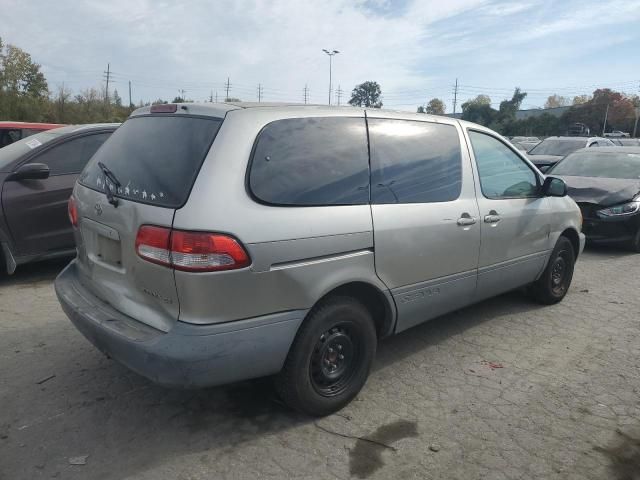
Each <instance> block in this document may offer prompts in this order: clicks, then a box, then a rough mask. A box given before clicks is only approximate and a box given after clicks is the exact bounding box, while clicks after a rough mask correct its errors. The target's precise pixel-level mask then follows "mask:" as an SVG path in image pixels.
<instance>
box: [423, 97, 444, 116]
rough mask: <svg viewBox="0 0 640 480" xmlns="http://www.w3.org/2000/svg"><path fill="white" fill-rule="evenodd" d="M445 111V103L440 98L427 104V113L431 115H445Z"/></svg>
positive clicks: (433, 99)
mask: <svg viewBox="0 0 640 480" xmlns="http://www.w3.org/2000/svg"><path fill="white" fill-rule="evenodd" d="M445 109H446V107H445V104H444V102H443V101H442V100H440V99H439V98H432V99H431V100H429V103H428V104H427V113H430V114H431V115H444V112H445Z"/></svg>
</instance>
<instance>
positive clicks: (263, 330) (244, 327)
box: [55, 260, 307, 387]
mask: <svg viewBox="0 0 640 480" xmlns="http://www.w3.org/2000/svg"><path fill="white" fill-rule="evenodd" d="M55 289H56V294H57V295H58V299H59V301H60V304H61V305H62V309H63V310H64V312H65V313H66V314H67V316H68V317H69V319H70V320H71V322H72V323H73V324H74V325H75V327H76V328H77V329H78V330H79V331H80V332H81V333H82V334H83V335H84V336H85V337H86V338H87V339H88V340H89V341H90V342H91V343H92V344H93V345H95V346H96V347H97V348H98V349H99V350H100V351H102V352H104V353H105V354H107V355H109V356H110V357H112V358H113V359H115V360H117V361H118V362H120V363H122V364H123V365H125V366H126V367H128V368H130V369H131V370H133V371H135V372H137V373H139V374H140V375H143V376H145V377H147V378H149V379H150V380H151V381H153V382H155V383H158V384H161V385H166V386H174V387H206V386H213V385H221V384H224V383H231V382H235V381H239V380H246V379H249V378H256V377H262V376H266V375H271V374H274V373H277V372H278V371H280V369H281V368H282V365H283V363H284V360H285V358H286V356H287V353H288V352H289V347H290V346H291V343H292V342H293V339H294V337H295V334H296V332H297V330H298V327H299V326H300V324H301V323H302V320H303V319H304V317H305V315H306V313H307V311H306V310H295V311H290V312H284V313H277V314H272V315H266V316H262V317H256V318H251V319H247V320H237V321H233V322H228V323H223V324H216V325H190V324H186V323H183V322H176V324H175V326H174V327H173V328H172V329H171V330H170V331H169V332H166V333H165V332H161V331H159V330H156V329H155V328H152V327H150V326H148V325H146V324H143V323H141V322H139V321H137V320H135V319H133V318H131V317H129V316H126V315H124V314H122V313H120V312H118V311H117V310H115V309H114V308H112V307H110V306H109V305H107V304H106V303H104V302H102V301H101V300H100V299H99V298H97V297H96V296H94V295H93V294H92V293H91V292H90V291H89V290H88V289H87V288H86V287H84V286H83V285H82V279H81V277H80V276H79V275H78V269H77V267H76V261H75V260H74V261H73V262H72V263H71V264H70V265H69V266H68V267H67V268H65V269H64V270H63V271H62V273H61V274H60V275H59V276H58V278H57V279H56V281H55Z"/></svg>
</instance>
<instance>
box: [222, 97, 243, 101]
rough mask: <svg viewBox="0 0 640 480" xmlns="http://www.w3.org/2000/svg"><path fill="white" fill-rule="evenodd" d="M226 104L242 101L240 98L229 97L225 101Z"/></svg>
mask: <svg viewBox="0 0 640 480" xmlns="http://www.w3.org/2000/svg"><path fill="white" fill-rule="evenodd" d="M224 101H225V102H241V101H242V100H240V99H239V98H236V97H227V98H225V99H224Z"/></svg>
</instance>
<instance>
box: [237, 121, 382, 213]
mask: <svg viewBox="0 0 640 480" xmlns="http://www.w3.org/2000/svg"><path fill="white" fill-rule="evenodd" d="M249 168H250V170H249V189H250V191H251V193H252V194H253V195H254V196H255V197H256V198H257V200H259V201H261V202H263V203H268V204H275V205H297V206H310V205H361V204H366V203H368V202H369V160H368V152H367V132H366V126H365V121H364V118H351V117H349V118H344V117H326V118H292V119H285V120H277V121H275V122H272V123H270V124H268V125H267V126H265V127H264V128H263V129H262V131H261V132H260V134H259V135H258V138H257V140H256V144H255V146H254V149H253V155H252V158H251V162H250V167H249Z"/></svg>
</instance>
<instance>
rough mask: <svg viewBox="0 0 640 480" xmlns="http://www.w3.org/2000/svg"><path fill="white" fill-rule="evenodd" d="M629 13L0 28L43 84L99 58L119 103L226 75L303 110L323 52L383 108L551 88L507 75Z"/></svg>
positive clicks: (256, 12)
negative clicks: (366, 85)
mask: <svg viewBox="0 0 640 480" xmlns="http://www.w3.org/2000/svg"><path fill="white" fill-rule="evenodd" d="M639 15H640V1H639V0H627V1H624V2H623V1H619V0H610V1H600V2H596V1H595V0H583V1H580V2H579V1H577V0H567V1H566V2H562V3H561V4H560V3H559V2H552V1H550V0H527V1H520V2H506V1H497V0H450V1H447V2H442V1H440V0H400V1H391V0H355V1H352V0H325V1H323V2H312V1H302V0H272V1H266V0H237V1H234V0H218V1H216V2H210V1H206V0H193V1H186V0H175V1H166V0H159V1H152V0H138V1H136V2H131V1H130V0H110V1H109V2H105V1H103V0H89V1H85V2H72V1H71V0H58V1H56V2H42V3H39V5H38V7H37V8H36V7H34V6H33V4H32V3H31V2H25V1H23V0H4V6H3V14H2V16H1V17H0V32H2V35H3V37H4V40H5V41H8V42H11V43H15V44H17V45H18V46H20V47H22V48H24V49H25V50H27V51H28V52H29V53H31V54H32V56H33V57H34V59H35V60H36V61H38V62H40V63H41V64H42V65H43V68H44V70H45V72H46V74H47V78H48V79H49V81H50V84H51V85H52V87H54V86H55V85H57V84H59V83H61V82H62V81H64V82H65V84H66V85H67V86H70V87H71V88H72V89H74V90H79V89H81V88H85V87H88V86H96V85H98V84H99V83H100V82H101V81H102V77H103V73H102V72H103V70H104V69H105V68H106V64H107V63H108V62H109V63H110V68H111V71H113V72H115V74H114V76H113V80H114V81H115V83H114V84H113V85H114V87H115V88H118V89H119V90H120V94H121V95H122V93H123V92H124V91H126V90H127V82H128V81H129V80H130V81H131V82H132V86H133V91H134V95H133V96H134V101H137V100H138V99H140V98H142V99H144V100H151V99H155V98H157V97H162V98H165V99H171V98H173V97H174V96H176V95H178V90H179V89H184V90H186V95H187V97H189V98H193V99H195V100H203V99H205V98H208V96H209V94H210V92H211V91H212V90H213V91H214V92H215V91H217V92H218V95H219V98H222V97H223V95H224V88H225V87H224V83H225V81H226V80H227V78H229V79H230V83H231V88H230V95H231V96H234V97H239V98H241V99H245V100H254V99H255V98H256V94H257V86H258V84H259V83H260V84H261V85H262V86H263V88H264V90H263V92H264V94H263V98H264V99H265V100H273V101H283V100H287V101H301V100H302V90H303V88H304V86H305V85H308V87H309V90H310V94H311V101H313V102H319V103H320V102H326V97H327V95H328V63H329V59H328V57H327V56H326V55H325V54H323V53H322V49H323V48H330V49H334V48H335V49H338V50H340V54H338V55H336V56H335V57H334V59H333V73H334V78H333V84H334V87H337V86H338V85H340V87H341V89H342V90H343V91H346V92H349V91H350V90H351V88H353V86H354V85H355V84H357V83H360V82H362V81H365V80H376V81H378V82H379V83H380V84H381V85H382V87H383V95H384V98H385V105H395V106H399V107H400V108H405V106H406V108H411V109H414V108H415V105H416V104H420V103H424V102H425V101H426V100H427V96H441V97H445V98H446V97H448V96H449V95H450V91H451V85H452V84H453V81H454V79H455V78H456V77H461V78H463V79H464V82H465V83H467V84H472V85H473V84H475V85H481V86H482V85H489V86H491V85H492V86H494V87H506V86H510V85H514V84H516V83H520V84H525V85H526V84H529V85H532V86H535V85H536V83H539V82H545V83H546V84H548V82H549V79H550V72H539V74H538V75H537V77H535V76H534V77H527V78H526V80H527V81H526V82H524V83H523V82H522V80H521V78H522V77H521V73H522V70H527V69H526V68H524V69H522V68H514V67H522V66H524V67H526V65H528V64H535V65H536V66H538V65H541V64H543V60H544V57H545V56H547V57H549V58H554V59H555V58H556V57H555V56H554V55H553V49H552V48H551V47H549V45H547V44H546V42H547V41H550V39H553V41H557V40H556V37H563V39H564V41H562V40H560V42H561V43H562V45H563V47H566V46H567V45H570V43H571V42H576V43H583V44H588V45H591V43H593V42H584V41H583V42H578V40H577V39H578V38H579V35H580V32H587V33H585V34H589V35H591V36H593V29H602V31H599V32H598V33H597V37H595V38H598V37H602V36H604V35H605V30H606V29H611V28H615V25H616V22H617V23H620V24H622V23H625V24H629V22H630V21H636V22H637V20H638V16H639ZM612 25H613V26H614V27H612ZM615 30H617V28H615ZM576 32H577V33H576ZM611 33H615V32H609V34H610V35H611ZM574 34H575V35H578V36H577V37H574ZM629 36H630V38H631V40H630V41H633V40H636V42H637V39H638V37H639V36H640V34H639V33H638V32H636V33H635V34H634V33H628V32H625V34H624V35H622V34H620V35H616V38H625V39H627V38H629ZM625 41H626V40H625ZM580 47H581V45H579V44H576V46H575V48H574V49H573V50H571V49H568V50H567V49H566V48H565V51H567V55H568V56H571V55H572V54H573V52H576V51H579V49H580ZM567 48H568V47H567ZM589 48H595V47H591V46H590V47H589ZM524 56H527V60H526V62H524V63H523V64H522V65H519V64H518V62H519V61H521V59H522V58H523V57H524ZM555 61H559V60H554V62H555ZM549 66H550V67H551V66H555V67H556V70H554V71H553V72H552V73H557V72H559V70H558V69H557V64H555V63H554V64H553V65H551V64H550V65H549ZM560 66H562V65H560ZM620 71H621V72H623V73H625V75H626V71H627V70H625V68H622V67H621V70H620ZM528 73H531V71H530V70H528ZM596 75H602V72H601V70H599V69H598V70H596V69H594V71H593V76H594V77H595V76H596ZM633 78H635V77H633ZM346 95H347V93H345V96H343V101H344V99H345V97H346Z"/></svg>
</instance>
